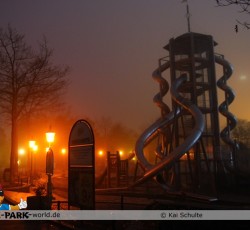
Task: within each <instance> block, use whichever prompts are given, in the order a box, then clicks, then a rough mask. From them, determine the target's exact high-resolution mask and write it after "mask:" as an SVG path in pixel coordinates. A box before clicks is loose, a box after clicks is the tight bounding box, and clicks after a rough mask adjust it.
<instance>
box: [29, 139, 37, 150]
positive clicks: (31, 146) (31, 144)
mask: <svg viewBox="0 0 250 230" xmlns="http://www.w3.org/2000/svg"><path fill="white" fill-rule="evenodd" d="M35 145H36V142H35V141H33V140H32V141H29V147H30V148H31V149H33V148H34V146H35Z"/></svg>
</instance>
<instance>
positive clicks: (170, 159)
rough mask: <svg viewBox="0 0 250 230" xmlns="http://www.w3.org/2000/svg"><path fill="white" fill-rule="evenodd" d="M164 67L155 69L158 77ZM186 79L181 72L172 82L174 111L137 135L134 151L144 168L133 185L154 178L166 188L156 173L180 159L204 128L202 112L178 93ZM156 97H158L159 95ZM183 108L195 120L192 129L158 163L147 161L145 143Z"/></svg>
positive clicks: (166, 168) (172, 120)
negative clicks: (142, 173) (175, 105)
mask: <svg viewBox="0 0 250 230" xmlns="http://www.w3.org/2000/svg"><path fill="white" fill-rule="evenodd" d="M166 68H168V64H166V65H165V66H161V67H159V69H158V70H157V71H156V72H158V73H159V78H161V76H160V72H162V71H163V70H165V69H166ZM153 76H154V75H153ZM161 80H162V79H161ZM186 81H187V76H186V75H185V74H183V75H181V76H180V77H179V78H178V79H177V80H176V81H175V82H174V83H173V84H172V86H171V89H170V92H171V96H172V99H173V100H174V101H175V102H176V103H177V104H178V105H179V107H180V108H176V110H175V111H171V112H169V113H168V114H167V115H166V116H165V117H164V118H161V119H159V120H157V121H156V122H155V123H154V124H152V125H151V126H150V127H149V128H148V129H146V130H145V131H144V132H143V133H142V135H141V136H140V137H139V139H138V141H137V143H136V147H135V153H136V156H137V159H138V161H139V164H140V165H141V166H142V168H143V169H144V170H145V174H144V175H143V177H142V178H140V179H139V180H138V181H136V182H135V184H134V185H133V186H136V185H138V184H141V183H143V182H145V181H146V180H148V179H150V178H154V179H155V180H156V181H157V182H158V183H160V184H161V186H162V187H164V188H166V187H167V185H166V184H165V183H161V182H160V181H159V180H158V179H157V177H156V176H157V174H159V173H160V172H161V171H163V170H168V169H170V168H171V167H172V166H173V164H174V163H175V162H176V161H177V160H178V159H180V158H181V157H182V156H183V155H184V154H185V153H186V152H187V151H188V150H189V149H191V148H192V146H193V145H194V144H195V143H196V142H197V140H198V139H199V138H200V136H201V134H202V132H203V130H204V120H203V116H202V113H201V112H200V110H199V109H198V108H197V106H196V105H194V104H193V103H192V102H191V101H189V100H187V99H185V98H184V97H182V96H181V95H180V94H179V93H178V89H179V88H180V86H181V85H182V84H184V83H185V82H186ZM165 92H166V91H165ZM157 97H158V99H159V98H160V97H159V96H157ZM154 99H155V98H154ZM158 103H159V104H161V102H160V100H159V101H158ZM183 109H184V110H187V111H188V112H189V113H190V114H191V115H192V116H193V118H194V120H195V126H194V128H193V129H192V131H191V133H190V135H189V136H188V137H187V138H186V139H185V140H184V142H183V143H182V144H181V145H179V146H178V147H176V148H175V149H174V150H173V151H172V152H171V153H170V154H169V155H167V156H165V157H164V156H163V157H162V160H161V161H160V162H159V163H158V164H156V165H152V164H150V162H148V160H147V159H146V158H145V156H144V152H143V149H144V147H145V146H146V145H147V144H149V143H150V141H151V140H152V139H153V138H154V137H155V136H156V135H157V132H158V130H159V129H165V128H166V127H167V126H168V125H170V124H171V123H172V122H174V120H175V119H176V118H177V117H178V116H179V115H180V112H181V110H183Z"/></svg>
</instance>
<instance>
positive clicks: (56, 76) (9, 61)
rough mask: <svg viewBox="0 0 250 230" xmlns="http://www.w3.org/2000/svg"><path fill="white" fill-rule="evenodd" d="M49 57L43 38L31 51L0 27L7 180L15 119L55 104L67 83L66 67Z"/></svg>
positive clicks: (13, 162) (13, 159)
mask: <svg viewBox="0 0 250 230" xmlns="http://www.w3.org/2000/svg"><path fill="white" fill-rule="evenodd" d="M51 57H52V50H51V49H49V48H48V46H47V41H46V39H45V38H44V39H43V41H42V42H41V43H39V50H38V51H36V52H35V51H34V50H33V49H32V48H31V47H30V46H28V45H27V44H26V43H25V40H24V35H22V34H19V33H18V32H17V31H16V30H15V29H13V28H11V26H8V27H7V29H5V30H4V29H0V111H1V113H2V115H3V114H4V115H6V117H5V118H7V119H8V121H10V124H11V154H10V169H11V180H13V179H14V176H15V175H16V174H17V172H18V165H17V160H18V158H17V157H18V135H17V131H18V120H19V119H20V118H21V117H22V116H25V115H26V116H32V114H33V113H40V112H41V111H44V110H46V109H49V110H50V109H53V108H55V107H56V106H58V105H59V104H60V96H61V94H62V93H63V92H64V90H65V89H66V86H67V83H68V81H67V78H66V76H67V73H68V68H67V67H59V66H55V65H53V64H52V62H51Z"/></svg>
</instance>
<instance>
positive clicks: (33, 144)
mask: <svg viewBox="0 0 250 230" xmlns="http://www.w3.org/2000/svg"><path fill="white" fill-rule="evenodd" d="M35 146H36V142H35V141H34V140H30V141H29V148H30V152H29V159H30V162H29V163H30V166H29V167H30V184H32V183H33V169H32V167H33V162H32V161H33V151H34V148H35Z"/></svg>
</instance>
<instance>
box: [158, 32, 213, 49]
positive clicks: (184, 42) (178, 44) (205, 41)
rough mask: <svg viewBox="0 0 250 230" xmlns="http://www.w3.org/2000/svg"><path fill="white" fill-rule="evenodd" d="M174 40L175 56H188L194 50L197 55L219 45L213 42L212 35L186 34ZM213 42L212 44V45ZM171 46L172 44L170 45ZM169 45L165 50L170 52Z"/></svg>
mask: <svg viewBox="0 0 250 230" xmlns="http://www.w3.org/2000/svg"><path fill="white" fill-rule="evenodd" d="M172 39H174V49H175V54H188V53H190V49H191V48H192V46H193V48H194V52H195V53H202V52H204V51H206V50H207V47H209V46H211V45H213V46H216V45H217V43H216V42H215V41H214V40H213V37H212V36H211V35H205V34H199V33H193V32H190V33H185V34H182V35H180V36H179V37H177V38H172ZM211 41H212V44H211ZM169 44H170V43H169ZM169 44H167V45H166V46H164V47H163V48H164V49H166V50H168V51H170V45H169Z"/></svg>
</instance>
